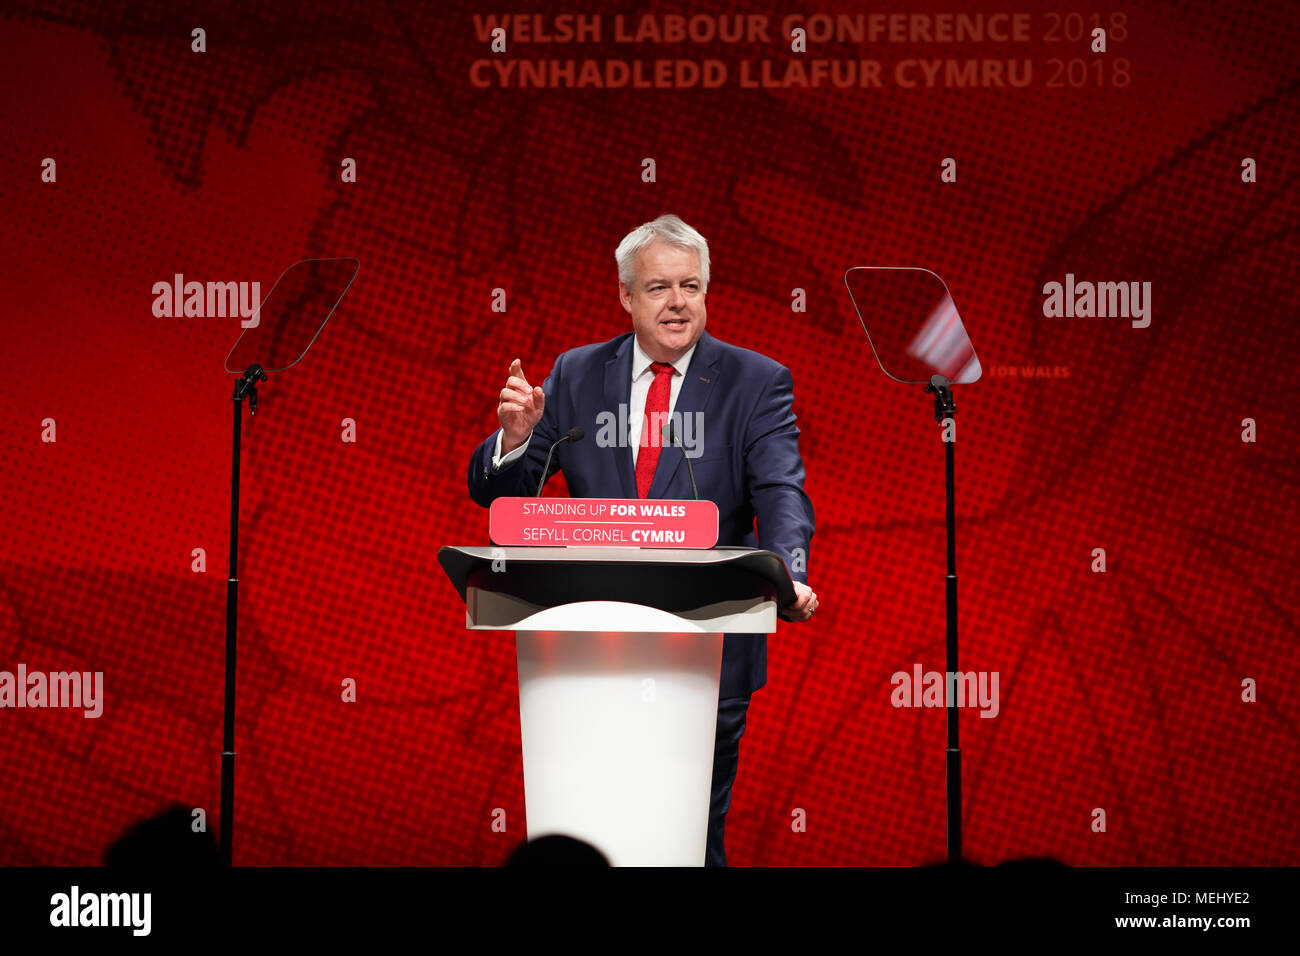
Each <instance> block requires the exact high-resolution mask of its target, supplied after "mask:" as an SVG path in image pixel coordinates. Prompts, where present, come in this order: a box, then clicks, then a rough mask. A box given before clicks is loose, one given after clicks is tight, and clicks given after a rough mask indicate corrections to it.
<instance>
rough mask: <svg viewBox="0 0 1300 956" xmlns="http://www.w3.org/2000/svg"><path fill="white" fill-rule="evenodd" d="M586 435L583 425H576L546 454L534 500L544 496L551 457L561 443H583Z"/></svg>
mask: <svg viewBox="0 0 1300 956" xmlns="http://www.w3.org/2000/svg"><path fill="white" fill-rule="evenodd" d="M585 434H587V433H586V432H584V431H583V430H582V426H581V425H574V426H573V427H572V428H570V429H569V430H568V431H567V432H565V433H564V434H563V435H562V436H561V437H560V438H559V439H558V440H557V441H556V442H555V444H554V445H552V446H551V450H550V451H548V452H547V453H546V465H545V467H543V468H542V480H541V481H539V482H538V483H537V494H535V495H533V497H534V498H540V497H541V496H542V487H543V486H544V485H545V484H546V476H547V475H548V474H549V473H550V470H551V456H552V455H554V454H555V449H557V448H559V447H560V442H566V441H582V436H583V435H585Z"/></svg>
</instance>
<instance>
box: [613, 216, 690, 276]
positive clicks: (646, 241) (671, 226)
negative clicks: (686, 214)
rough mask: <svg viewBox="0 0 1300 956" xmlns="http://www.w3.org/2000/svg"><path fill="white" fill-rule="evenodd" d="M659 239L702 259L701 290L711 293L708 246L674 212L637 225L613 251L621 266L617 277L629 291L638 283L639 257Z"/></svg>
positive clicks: (615, 259) (616, 260)
mask: <svg viewBox="0 0 1300 956" xmlns="http://www.w3.org/2000/svg"><path fill="white" fill-rule="evenodd" d="M656 239H658V240H661V241H663V242H666V243H668V244H669V245H670V246H677V247H678V248H681V249H689V250H691V251H692V252H695V253H698V254H699V257H700V282H701V283H702V284H703V289H702V291H704V292H708V291H709V243H708V240H706V239H705V238H704V237H703V236H702V235H700V234H699V233H698V232H697V231H696V230H694V229H692V228H691V227H690V226H688V225H687V224H686V223H684V222H682V220H681V219H680V218H679V217H677V216H674V215H673V214H672V213H665V214H664V215H662V216H660V217H659V218H658V219H653V220H651V221H650V222H647V223H642V224H641V225H639V226H637V227H636V228H635V229H633V230H632V231H631V232H629V233H628V234H627V235H626V236H624V237H623V241H622V242H620V243H619V244H618V248H617V249H615V250H614V261H615V262H617V263H618V278H619V281H620V282H622V283H623V284H624V285H625V286H627V287H628V288H629V289H630V288H632V285H633V283H635V281H636V254H637V253H638V252H640V251H641V250H642V249H644V248H645V247H646V246H648V245H650V243H652V242H654V241H655V240H656Z"/></svg>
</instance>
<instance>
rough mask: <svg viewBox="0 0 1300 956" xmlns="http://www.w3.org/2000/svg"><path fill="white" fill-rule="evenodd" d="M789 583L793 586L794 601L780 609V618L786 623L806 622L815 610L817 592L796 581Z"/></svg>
mask: <svg viewBox="0 0 1300 956" xmlns="http://www.w3.org/2000/svg"><path fill="white" fill-rule="evenodd" d="M790 583H791V584H793V585H794V593H795V600H794V601H792V602H791V603H789V604H787V605H786V606H785V607H784V608H782V609H781V616H782V617H784V618H785V619H786V620H788V621H806V620H808V619H809V618H810V617H812V616H813V611H815V610H817V592H815V591H814V590H813V589H812V588H810V587H809V586H808V585H806V584H800V583H799V582H798V581H791V582H790Z"/></svg>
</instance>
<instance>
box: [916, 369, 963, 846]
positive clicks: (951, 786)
mask: <svg viewBox="0 0 1300 956" xmlns="http://www.w3.org/2000/svg"><path fill="white" fill-rule="evenodd" d="M925 390H926V392H933V393H934V418H935V421H936V422H938V423H939V426H940V427H941V428H943V427H944V423H945V422H946V421H947V420H949V419H952V417H953V416H954V415H956V414H957V406H956V405H955V404H954V403H953V400H952V389H950V388H949V387H948V381H947V379H945V378H944V377H943V376H942V375H935V376H932V377H931V379H930V384H929V385H927V386H926V387H925ZM955 428H956V422H955V421H954V422H953V429H954V430H953V431H952V432H951V433H950V434H944V433H941V434H943V439H944V441H943V466H944V498H945V505H946V510H947V552H948V573H947V575H946V577H945V578H944V593H945V598H946V602H947V614H948V628H947V652H948V653H947V657H948V664H947V668H948V669H947V673H946V674H945V675H944V688H945V691H946V690H948V688H952V687H955V681H956V680H957V678H956V676H955V675H956V674H957V505H956V495H955V492H954V487H955V475H956V466H955V464H954V448H953V446H954V445H956V444H957V442H956V438H957V435H956V431H955ZM947 697H948V746H947V748H946V749H945V750H944V759H945V764H946V777H947V796H948V801H947V805H948V862H949V863H959V862H960V861H961V746H960V741H961V738H960V729H961V722H960V718H959V716H958V715H959V714H960V710H959V709H958V707H957V695H956V694H955V693H948V695H947Z"/></svg>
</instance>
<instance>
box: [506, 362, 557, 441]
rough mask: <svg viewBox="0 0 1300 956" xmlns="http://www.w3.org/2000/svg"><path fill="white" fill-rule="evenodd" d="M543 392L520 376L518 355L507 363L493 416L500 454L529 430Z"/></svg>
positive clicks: (539, 410) (543, 398)
mask: <svg viewBox="0 0 1300 956" xmlns="http://www.w3.org/2000/svg"><path fill="white" fill-rule="evenodd" d="M545 407H546V395H545V393H544V392H543V391H542V390H541V388H539V387H537V386H534V385H529V384H528V379H526V378H525V377H524V366H523V363H522V362H520V361H519V359H515V360H514V361H513V362H511V363H510V375H509V377H508V378H507V379H506V387H505V388H503V389H501V401H500V403H499V404H498V405H497V420H498V421H500V422H501V454H503V455H505V454H509V453H510V452H512V451H514V450H515V449H516V448H518V447H519V446H520V445H522V444H523V443H524V442H526V441H528V436H529V435H531V434H532V433H533V429H534V428H536V427H537V423H538V422H539V421H541V420H542V410H543V409H544V408H545Z"/></svg>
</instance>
